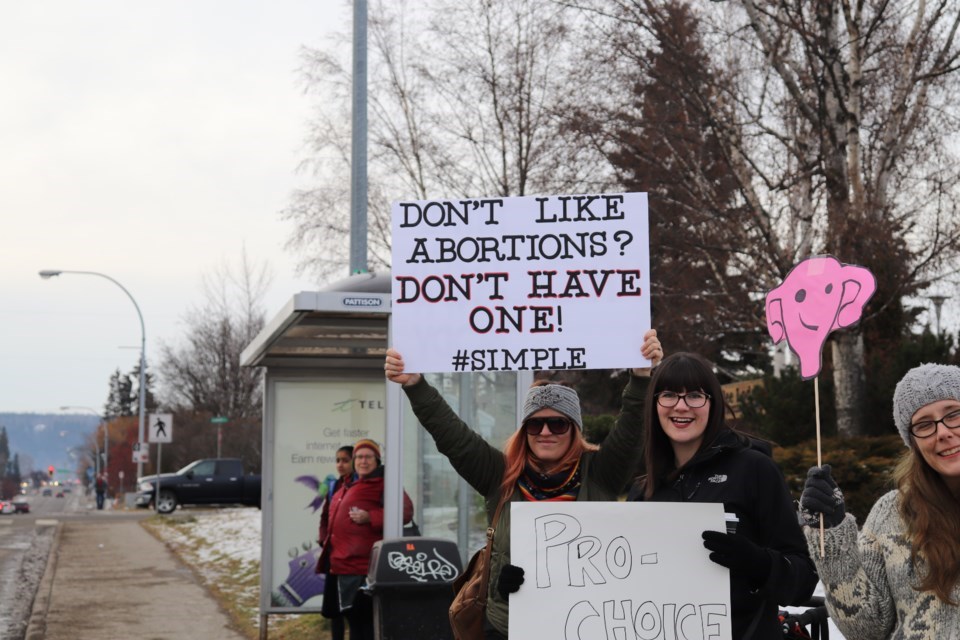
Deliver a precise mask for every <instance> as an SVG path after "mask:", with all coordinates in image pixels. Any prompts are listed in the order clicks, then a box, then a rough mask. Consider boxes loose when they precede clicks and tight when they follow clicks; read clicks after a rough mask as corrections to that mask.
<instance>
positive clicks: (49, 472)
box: [47, 465, 56, 479]
mask: <svg viewBox="0 0 960 640" xmlns="http://www.w3.org/2000/svg"><path fill="white" fill-rule="evenodd" d="M54 471H56V470H55V469H54V468H53V465H50V466H49V467H47V473H48V474H50V478H51V479H52V478H53V473H54Z"/></svg>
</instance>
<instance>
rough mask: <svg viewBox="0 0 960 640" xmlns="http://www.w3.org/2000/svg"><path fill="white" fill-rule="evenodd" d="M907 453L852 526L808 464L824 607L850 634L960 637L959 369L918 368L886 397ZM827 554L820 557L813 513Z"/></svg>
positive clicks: (882, 639)
mask: <svg viewBox="0 0 960 640" xmlns="http://www.w3.org/2000/svg"><path fill="white" fill-rule="evenodd" d="M893 418H894V422H895V423H896V426H897V430H898V431H899V432H900V436H901V437H902V438H903V441H904V443H906V445H907V447H908V450H907V452H906V453H904V454H903V456H902V457H901V458H900V461H899V463H898V465H897V467H896V469H895V471H894V474H893V477H894V480H895V481H896V485H897V488H896V489H894V490H893V491H890V492H889V493H887V494H886V495H884V496H883V497H881V498H880V499H879V500H878V501H877V503H876V504H875V505H874V506H873V508H872V509H871V510H870V515H868V516H867V519H866V521H865V522H864V524H863V529H862V530H861V531H859V532H858V531H857V522H856V519H855V518H854V517H853V516H852V515H850V514H848V513H846V512H845V508H844V501H843V494H842V493H841V491H840V489H839V487H838V486H837V484H836V482H834V480H833V478H832V477H831V474H830V466H829V465H823V466H822V467H812V468H811V469H810V471H809V472H808V474H807V481H806V485H805V486H804V489H803V494H802V495H801V496H800V507H801V516H802V517H803V519H804V522H805V524H807V525H808V526H807V527H806V528H805V533H806V535H807V543H808V545H809V546H810V551H811V554H813V556H814V560H815V561H816V563H817V567H818V568H819V570H820V577H821V579H822V580H823V584H824V587H825V588H826V593H827V609H828V611H829V613H830V617H831V618H833V619H834V622H836V625H837V627H838V628H839V629H840V631H841V632H842V633H843V634H844V635H845V636H846V637H848V638H870V639H874V640H886V639H891V640H892V639H897V640H921V639H925V638H958V637H960V544H958V543H957V532H958V531H960V431H958V427H960V367H956V366H951V365H941V364H923V365H920V366H919V367H915V368H913V369H911V370H910V371H908V372H907V374H906V375H905V376H904V377H903V379H902V380H900V382H899V383H898V384H897V388H896V390H895V391H894V395H893ZM821 514H822V516H823V522H824V526H825V527H826V531H825V534H824V555H823V557H820V516H821Z"/></svg>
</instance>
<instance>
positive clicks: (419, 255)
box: [391, 193, 650, 372]
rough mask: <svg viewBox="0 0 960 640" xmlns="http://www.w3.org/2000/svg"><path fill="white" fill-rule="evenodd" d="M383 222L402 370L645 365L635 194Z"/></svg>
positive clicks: (643, 205) (512, 201)
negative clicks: (389, 227)
mask: <svg viewBox="0 0 960 640" xmlns="http://www.w3.org/2000/svg"><path fill="white" fill-rule="evenodd" d="M392 219H393V235H392V254H393V255H392V267H391V268H392V280H393V282H392V318H391V320H392V331H393V344H394V346H396V348H397V349H399V350H400V351H401V352H402V353H403V357H404V360H405V364H406V369H407V370H408V371H418V372H446V371H519V370H536V369H619V368H626V367H640V366H644V365H646V364H648V363H647V362H646V361H645V360H644V358H643V357H642V356H641V355H640V346H641V345H642V344H643V333H644V331H645V330H647V329H649V328H650V269H649V264H650V248H649V244H650V240H649V223H648V218H647V194H645V193H624V194H601V195H569V196H568V195H551V196H527V197H516V198H482V199H463V200H431V201H407V202H396V203H394V204H393V211H392Z"/></svg>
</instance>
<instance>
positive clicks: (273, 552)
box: [264, 380, 386, 612]
mask: <svg viewBox="0 0 960 640" xmlns="http://www.w3.org/2000/svg"><path fill="white" fill-rule="evenodd" d="M385 392H386V389H385V383H384V382H383V381H347V382H333V381H316V380H307V381H284V380H278V381H276V382H275V383H274V402H273V412H274V423H273V424H274V430H273V432H274V442H273V477H272V493H273V501H272V513H271V516H272V533H273V541H272V544H271V548H270V549H269V552H270V557H269V559H267V558H264V562H269V566H270V568H271V576H270V584H269V589H270V599H269V607H268V609H270V610H274V611H284V610H291V609H296V610H297V612H319V611H320V605H321V603H322V601H323V597H322V596H323V583H324V577H323V576H322V575H318V574H316V573H315V571H314V568H315V566H316V562H317V557H318V556H319V554H320V547H319V546H318V542H317V537H318V530H319V525H320V513H321V509H322V507H323V501H324V500H325V499H326V497H327V492H328V488H329V485H330V483H331V482H332V481H333V480H335V479H336V469H335V466H334V461H335V457H336V451H337V449H339V448H340V447H342V446H343V445H352V444H353V443H354V442H356V441H357V440H360V439H361V438H372V439H373V440H376V441H377V442H378V443H380V444H381V445H382V444H383V436H384V424H385V422H386V414H385V405H386V396H385Z"/></svg>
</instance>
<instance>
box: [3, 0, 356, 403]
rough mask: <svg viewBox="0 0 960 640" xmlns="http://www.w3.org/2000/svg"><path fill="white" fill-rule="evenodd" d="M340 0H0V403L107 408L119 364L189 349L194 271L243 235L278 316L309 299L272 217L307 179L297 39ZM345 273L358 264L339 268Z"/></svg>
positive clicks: (344, 11) (344, 8)
mask: <svg viewBox="0 0 960 640" xmlns="http://www.w3.org/2000/svg"><path fill="white" fill-rule="evenodd" d="M350 18H351V15H350V11H349V5H348V4H347V3H346V2H345V1H344V0H309V1H308V0H270V1H269V2H267V1H264V0H230V1H229V2H228V1H227V0H203V1H196V0H163V2H160V1H159V0H156V1H147V0H142V1H139V2H129V0H85V1H84V2H76V1H75V0H55V1H54V0H50V1H44V2H8V3H3V6H2V7H0V86H2V87H3V95H4V97H3V99H2V100H0V411H29V412H49V411H56V410H57V408H58V407H60V406H61V405H79V406H87V407H91V408H94V409H96V410H98V411H99V410H101V409H102V407H103V405H104V402H105V400H106V396H107V384H108V380H109V377H110V374H111V373H112V372H113V371H114V370H115V369H117V368H120V369H121V370H123V371H129V370H130V369H131V368H132V367H133V366H134V365H135V364H136V362H137V359H138V357H139V354H138V347H139V344H140V323H139V320H138V318H137V314H136V310H135V308H134V306H133V304H131V302H130V300H129V298H127V297H126V295H124V293H123V291H122V290H121V289H120V288H118V287H117V286H116V285H114V284H113V283H111V282H109V281H108V280H105V279H103V278H98V277H94V276H84V275H62V276H60V277H59V278H54V279H51V280H41V279H40V277H39V276H38V275H37V272H38V271H39V270H41V269H65V270H82V271H97V272H102V273H105V274H108V275H109V276H111V277H113V278H115V279H116V280H117V281H119V282H120V283H121V284H122V285H123V286H124V287H126V288H127V289H128V290H129V291H130V293H131V294H132V295H133V297H134V298H135V299H136V301H137V303H138V304H139V307H140V310H141V312H142V313H143V317H144V323H145V326H146V337H147V359H148V361H149V362H152V363H155V362H156V359H157V357H158V355H159V345H160V343H161V341H163V342H166V343H168V344H170V343H176V342H177V341H178V338H179V336H181V335H182V333H183V318H184V315H185V313H186V312H187V310H188V309H189V308H190V307H191V306H200V305H201V303H202V300H201V278H202V276H203V275H204V274H207V275H209V274H210V273H212V272H213V271H214V270H215V269H216V267H217V266H218V265H222V264H224V263H225V262H226V263H233V264H235V263H236V260H237V256H238V255H239V254H240V252H241V251H242V250H243V249H244V247H245V248H246V251H247V254H248V256H249V257H250V258H251V259H252V260H253V261H256V262H260V263H267V264H269V266H270V268H271V269H272V272H273V274H274V280H273V286H272V288H271V290H270V292H269V294H268V296H267V299H266V307H267V316H268V319H270V318H272V317H273V316H274V315H275V314H276V313H277V312H278V311H279V309H280V307H281V306H282V305H283V304H284V303H286V302H287V300H289V298H290V297H291V296H292V295H293V294H294V293H296V292H298V291H302V290H313V289H316V288H317V284H316V283H314V282H311V280H310V279H309V278H307V277H303V276H300V277H298V276H297V275H296V274H295V271H294V267H295V262H296V256H294V255H291V254H290V253H289V252H287V251H285V250H284V248H283V244H284V242H285V241H286V240H287V238H288V236H289V234H290V230H291V227H290V224H289V223H286V222H284V221H282V220H281V219H280V217H279V212H280V211H281V210H282V209H283V208H284V207H285V205H286V204H287V202H288V201H289V195H290V193H291V191H292V190H293V189H294V188H296V187H297V186H302V185H304V184H306V180H307V178H306V177H305V176H303V175H299V174H297V172H296V168H297V165H298V162H299V161H300V160H301V159H302V158H303V155H304V152H303V146H302V145H303V139H304V136H305V133H306V130H307V126H306V123H307V119H308V117H309V112H310V102H309V100H308V98H307V97H305V96H304V95H303V94H302V92H301V87H300V85H299V78H298V75H297V68H298V66H299V64H300V59H299V52H300V48H301V47H302V46H304V45H309V46H317V45H320V44H322V43H324V42H325V41H326V40H325V39H326V32H328V31H329V30H331V29H333V28H336V29H339V30H347V31H349V25H350ZM344 276H346V267H345V268H344Z"/></svg>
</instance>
